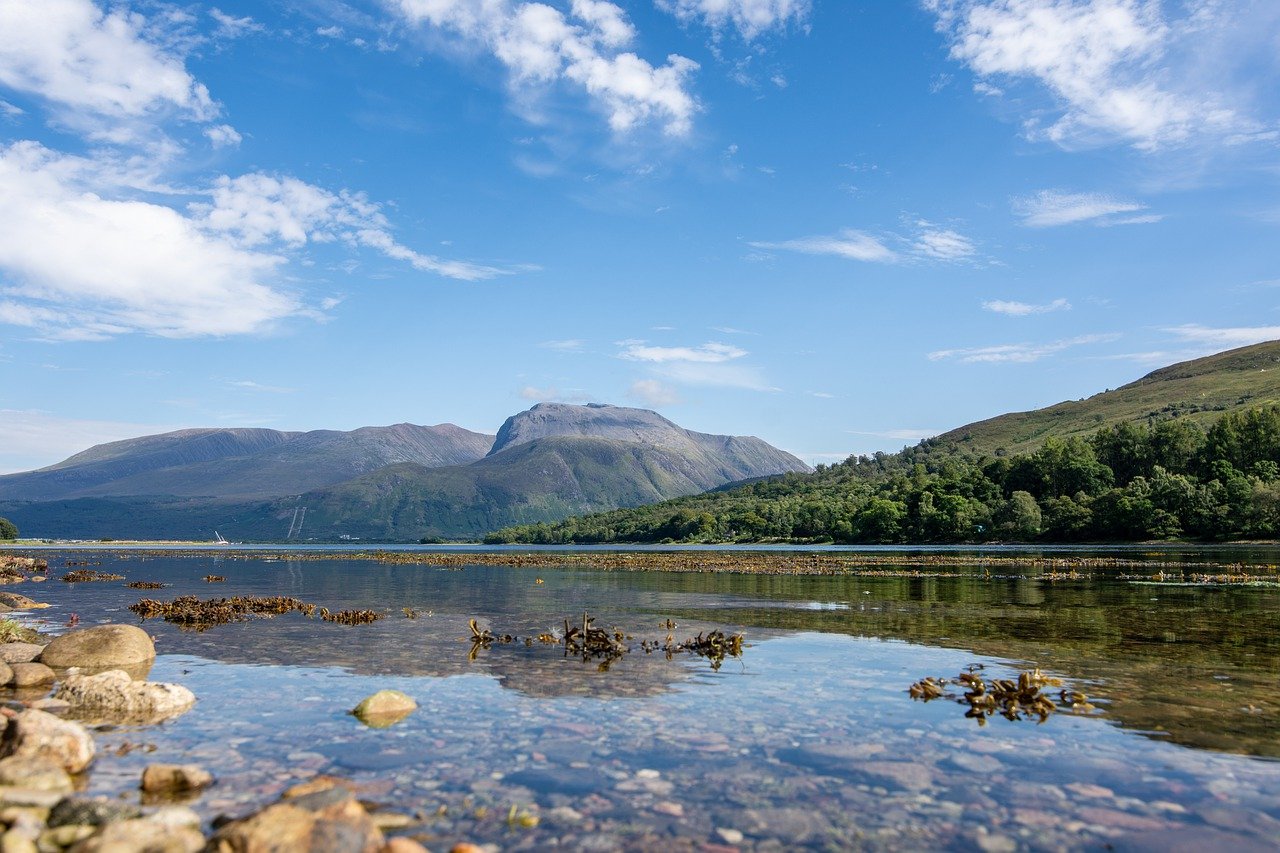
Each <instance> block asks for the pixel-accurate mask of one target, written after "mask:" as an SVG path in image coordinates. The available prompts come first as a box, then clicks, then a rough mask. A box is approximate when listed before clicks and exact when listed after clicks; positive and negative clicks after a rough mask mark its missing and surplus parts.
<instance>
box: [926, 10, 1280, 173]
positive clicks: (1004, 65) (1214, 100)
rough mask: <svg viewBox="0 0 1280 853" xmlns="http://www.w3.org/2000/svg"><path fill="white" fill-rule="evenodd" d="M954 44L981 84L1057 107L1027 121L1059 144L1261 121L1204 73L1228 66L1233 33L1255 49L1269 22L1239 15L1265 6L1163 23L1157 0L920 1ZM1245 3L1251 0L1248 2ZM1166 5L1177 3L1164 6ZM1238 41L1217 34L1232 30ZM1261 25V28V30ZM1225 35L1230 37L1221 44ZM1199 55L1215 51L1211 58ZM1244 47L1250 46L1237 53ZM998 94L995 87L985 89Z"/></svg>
mask: <svg viewBox="0 0 1280 853" xmlns="http://www.w3.org/2000/svg"><path fill="white" fill-rule="evenodd" d="M924 4H925V7H926V8H928V9H929V10H931V11H933V12H934V13H935V14H936V15H937V17H938V30H939V31H940V32H942V33H943V34H944V35H945V36H946V37H947V38H948V40H949V41H950V43H951V57H952V58H953V59H956V60H958V61H960V62H963V63H965V64H966V65H968V66H969V68H970V69H971V70H972V71H973V72H974V73H975V74H976V75H978V76H979V78H981V80H982V81H983V82H986V81H989V80H992V79H996V80H999V81H1000V82H1001V83H1003V82H1005V81H1008V82H1017V81H1033V82H1035V83H1037V84H1039V85H1040V86H1043V87H1044V88H1045V89H1046V90H1047V91H1048V92H1049V93H1050V94H1051V95H1052V97H1053V100H1054V101H1055V102H1056V107H1057V109H1056V113H1057V117H1056V119H1054V120H1053V121H1052V122H1051V123H1049V124H1048V125H1047V126H1043V125H1041V124H1040V123H1039V122H1038V121H1037V120H1036V119H1035V118H1032V119H1031V120H1029V121H1028V122H1027V123H1026V127H1027V129H1028V131H1029V134H1030V135H1031V136H1032V137H1033V138H1043V139H1047V140H1050V141H1053V142H1056V143H1058V144H1060V145H1063V146H1066V147H1073V146H1079V145H1087V144H1095V143H1099V142H1107V141H1111V140H1121V141H1124V142H1128V143H1130V144H1132V145H1134V146H1135V147H1137V148H1139V149H1144V150H1155V149H1158V148H1161V147H1165V146H1169V145H1175V144H1180V143H1184V142H1187V141H1189V140H1191V139H1193V138H1196V137H1206V136H1207V137H1215V138H1218V139H1223V138H1227V137H1243V138H1245V139H1246V140H1247V138H1248V137H1249V136H1250V134H1254V133H1258V132H1259V131H1261V130H1264V128H1261V127H1259V126H1258V124H1257V123H1256V122H1254V121H1252V120H1250V119H1249V118H1248V117H1247V116H1245V115H1243V114H1242V113H1241V112H1240V111H1238V110H1237V109H1236V108H1235V106H1234V105H1233V104H1232V103H1231V102H1230V101H1231V97H1230V95H1229V94H1228V95H1224V94H1222V93H1220V92H1215V91H1214V84H1215V83H1217V82H1221V83H1223V84H1224V85H1229V77H1230V75H1229V74H1226V75H1223V74H1218V75H1217V76H1216V78H1214V79H1206V78H1205V74H1206V71H1205V69H1207V68H1209V67H1212V66H1226V67H1228V68H1229V67H1231V65H1232V63H1233V62H1234V61H1235V57H1234V56H1232V55H1231V54H1232V52H1233V50H1238V49H1239V45H1237V44H1231V43H1230V42H1231V41H1233V40H1240V39H1248V40H1250V41H1251V43H1253V44H1256V45H1258V46H1261V45H1263V44H1265V43H1266V41H1267V40H1268V38H1272V37H1274V33H1272V34H1270V35H1268V33H1267V32H1266V28H1265V27H1257V28H1255V31H1253V32H1248V31H1247V27H1246V28H1244V29H1241V28H1240V27H1239V26H1238V24H1239V23H1240V22H1239V20H1238V19H1239V18H1241V17H1243V18H1245V19H1247V18H1249V17H1250V16H1251V15H1253V16H1256V17H1257V18H1258V19H1259V21H1262V20H1263V18H1264V15H1266V14H1268V13H1267V12H1265V6H1266V4H1259V6H1258V9H1257V10H1256V11H1250V10H1248V9H1247V8H1242V7H1241V6H1238V5H1236V4H1221V3H1215V2H1198V3H1188V4H1182V5H1181V6H1180V7H1173V8H1181V9H1183V10H1184V14H1183V16H1182V17H1178V18H1166V17H1165V16H1164V14H1163V12H1164V11H1165V6H1166V4H1162V3H1160V2H1158V0H924ZM1244 5H1245V7H1247V6H1248V5H1249V4H1244ZM1171 11H1172V8H1171ZM1229 30H1230V31H1231V32H1232V36H1233V39H1230V40H1228V39H1219V38H1215V37H1212V36H1218V35H1221V34H1223V33H1226V32H1228V31H1229ZM1259 30H1260V31H1259ZM1224 42H1227V43H1226V44H1224ZM1206 51H1217V54H1216V55H1214V56H1213V57H1208V56H1206V55H1205V54H1206ZM1241 52H1242V53H1247V51H1241ZM988 91H989V92H990V93H994V92H995V89H994V87H990V88H989V89H988Z"/></svg>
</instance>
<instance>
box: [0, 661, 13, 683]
mask: <svg viewBox="0 0 1280 853" xmlns="http://www.w3.org/2000/svg"><path fill="white" fill-rule="evenodd" d="M12 683H13V670H12V669H11V668H10V667H9V664H7V663H4V662H3V661H0V685H3V686H5V687H7V686H9V685H10V684H12Z"/></svg>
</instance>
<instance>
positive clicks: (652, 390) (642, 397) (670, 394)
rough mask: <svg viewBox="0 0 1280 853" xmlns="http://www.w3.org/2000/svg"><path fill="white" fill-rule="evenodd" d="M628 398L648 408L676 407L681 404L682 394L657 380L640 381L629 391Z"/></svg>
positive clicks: (634, 383)
mask: <svg viewBox="0 0 1280 853" xmlns="http://www.w3.org/2000/svg"><path fill="white" fill-rule="evenodd" d="M627 396H628V397H630V398H631V399H633V400H636V401H638V402H640V403H643V404H644V405H646V406H674V405H676V404H677V403H679V402H680V394H679V393H678V392H677V391H676V389H674V388H672V387H671V386H670V385H667V384H665V383H663V382H660V381H658V380H657V379H638V380H636V381H635V382H633V383H631V387H630V388H629V389H627Z"/></svg>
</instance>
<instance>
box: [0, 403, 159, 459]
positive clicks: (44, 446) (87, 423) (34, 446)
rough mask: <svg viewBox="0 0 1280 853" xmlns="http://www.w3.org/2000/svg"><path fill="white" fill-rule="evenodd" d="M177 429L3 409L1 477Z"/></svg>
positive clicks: (34, 411) (0, 410)
mask: <svg viewBox="0 0 1280 853" xmlns="http://www.w3.org/2000/svg"><path fill="white" fill-rule="evenodd" d="M176 428H177V427H172V426H156V425H154V424H136V423H126V422H121V421H105V420H89V419H81V418H66V417H61V416H59V415H55V414H53V413H51V412H44V411H37V410H33V409H0V474H9V473H13V472H15V471H28V470H31V469H32V468H38V467H42V466H44V465H52V464H53V463H55V462H60V461H61V460H63V459H65V458H67V457H68V456H71V455H72V454H74V453H79V452H80V451H81V450H85V449H87V448H89V447H92V446H93V445H95V444H103V443H105V442H108V441H120V440H121V439H125V438H134V437H136V436H139V435H147V434H150V433H157V432H166V431H168V430H171V429H176Z"/></svg>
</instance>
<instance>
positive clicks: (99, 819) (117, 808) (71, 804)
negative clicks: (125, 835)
mask: <svg viewBox="0 0 1280 853" xmlns="http://www.w3.org/2000/svg"><path fill="white" fill-rule="evenodd" d="M141 816H142V812H141V811H139V810H138V807H137V806H135V805H132V804H130V803H125V802H121V801H120V800H109V799H107V798H106V797H64V798H63V799H61V800H59V801H58V804H57V805H56V806H54V807H53V809H52V811H50V812H49V826H51V827H54V826H102V825H104V824H108V823H116V822H117V821H122V820H131V819H133V818H136V817H141Z"/></svg>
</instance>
